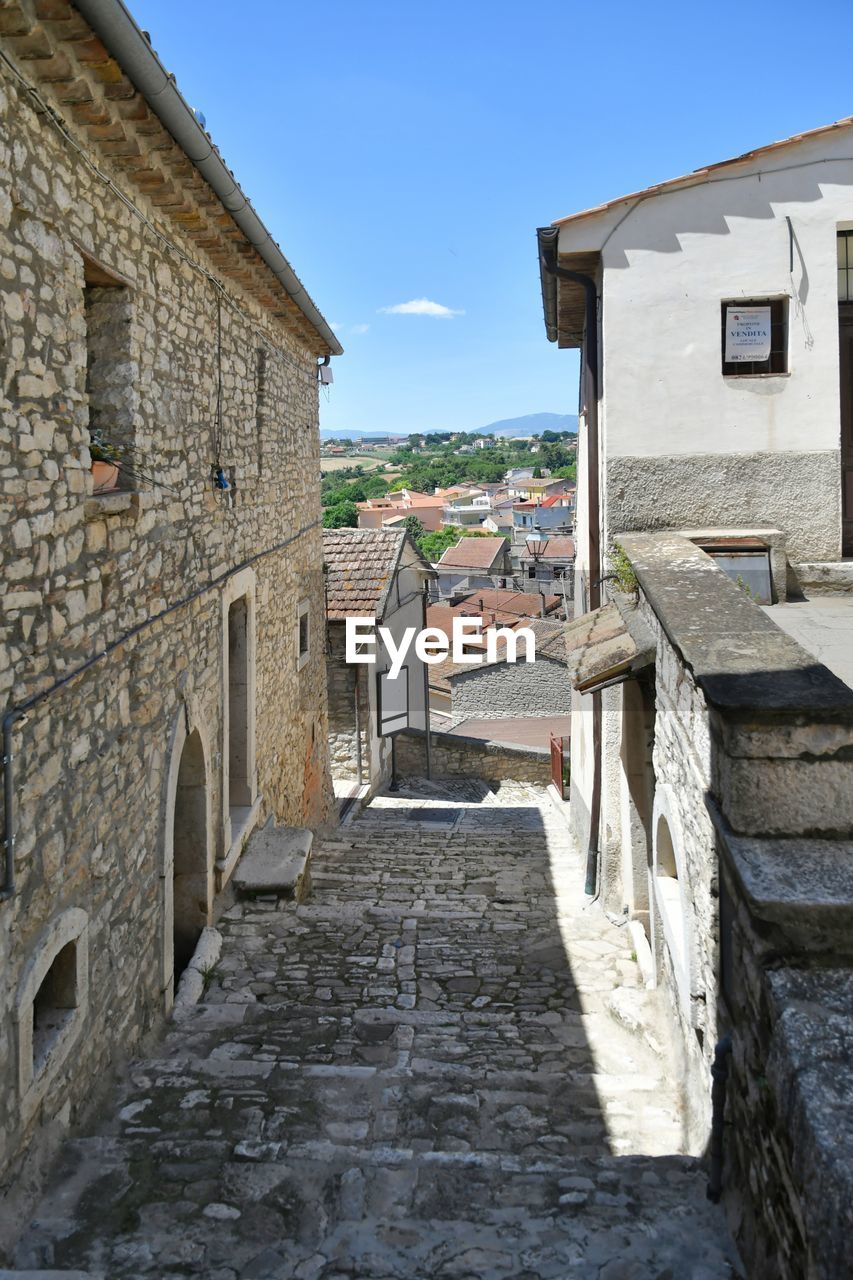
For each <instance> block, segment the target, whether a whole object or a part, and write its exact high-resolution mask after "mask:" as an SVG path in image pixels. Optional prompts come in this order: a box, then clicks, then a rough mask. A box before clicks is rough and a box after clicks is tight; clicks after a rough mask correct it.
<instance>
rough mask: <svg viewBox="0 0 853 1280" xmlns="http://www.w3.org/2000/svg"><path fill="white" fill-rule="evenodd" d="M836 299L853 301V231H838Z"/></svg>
mask: <svg viewBox="0 0 853 1280" xmlns="http://www.w3.org/2000/svg"><path fill="white" fill-rule="evenodd" d="M837 240H838V301H839V302H853V231H839V232H838V237H837Z"/></svg>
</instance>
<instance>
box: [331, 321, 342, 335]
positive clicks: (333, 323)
mask: <svg viewBox="0 0 853 1280" xmlns="http://www.w3.org/2000/svg"><path fill="white" fill-rule="evenodd" d="M329 328H330V329H332V330H333V331H334V332H335V333H337V332H338V330H339V329H340V328H342V325H341V322H340V320H330V321H329Z"/></svg>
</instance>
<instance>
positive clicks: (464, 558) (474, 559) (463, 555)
mask: <svg viewBox="0 0 853 1280" xmlns="http://www.w3.org/2000/svg"><path fill="white" fill-rule="evenodd" d="M508 551H509V543H508V542H507V540H506V538H465V537H463V538H460V540H459V542H457V544H456V546H455V547H448V548H447V550H446V551H445V552H444V554H443V555H442V557H441V559H440V560H439V561H438V563H437V564H436V565H435V570H436V573H437V575H438V580H437V586H438V589H439V591H440V593H441V594H442V595H450V594H452V592H453V591H454V590H456V589H458V588H465V589H473V588H475V587H491V586H494V581H493V579H494V578H496V577H506V576H507V575H508V574H509V573H510V565H509V557H508Z"/></svg>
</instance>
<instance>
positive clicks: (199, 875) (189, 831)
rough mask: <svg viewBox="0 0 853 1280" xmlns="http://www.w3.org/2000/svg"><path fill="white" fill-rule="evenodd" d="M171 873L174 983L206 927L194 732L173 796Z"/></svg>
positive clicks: (201, 765)
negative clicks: (172, 863) (172, 864)
mask: <svg viewBox="0 0 853 1280" xmlns="http://www.w3.org/2000/svg"><path fill="white" fill-rule="evenodd" d="M173 848H174V866H173V870H172V874H173V899H172V901H173V912H174V919H173V929H174V965H175V981H176V982H177V980H178V978H179V977H180V975H181V974H182V973H183V971H184V969H185V968H186V967H187V965H188V964H189V962H190V960H191V959H192V956H193V951H194V950H195V946H196V943H197V942H198V940H199V937H200V936H201V931H202V929H203V928H204V927H205V925H206V924H207V909H208V903H207V895H208V875H207V769H206V765H205V759H204V748H203V746H202V741H201V737H200V735H199V733H198V730H195V731H194V732H193V733H191V734H190V736H189V737H188V738H187V740H186V742H185V743H184V747H183V751H182V753H181V763H180V766H179V769H178V785H177V790H176V793H175V816H174V834H173Z"/></svg>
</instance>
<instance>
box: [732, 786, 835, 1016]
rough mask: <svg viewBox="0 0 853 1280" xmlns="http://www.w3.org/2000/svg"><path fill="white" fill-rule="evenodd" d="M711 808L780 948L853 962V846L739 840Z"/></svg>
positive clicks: (757, 913) (741, 880)
mask: <svg viewBox="0 0 853 1280" xmlns="http://www.w3.org/2000/svg"><path fill="white" fill-rule="evenodd" d="M708 808H709V810H710V813H711V817H712V819H713V821H714V824H715V826H716V828H717V832H718V834H719V836H720V841H721V844H722V846H723V853H724V857H725V858H726V861H727V863H728V865H729V867H730V868H731V871H732V873H733V875H734V877H735V879H736V880H737V883H738V886H739V888H740V890H741V891H742V893H743V895H744V898H745V900H746V903H747V906H748V908H749V912H750V914H751V915H752V916H753V917H754V918H755V919H756V920H759V921H763V922H764V923H765V924H769V925H772V926H774V927H775V929H776V930H777V931H778V937H777V938H776V939H775V941H776V943H777V944H778V946H780V947H782V948H784V950H785V951H787V952H789V953H790V954H791V955H792V956H793V955H795V954H797V955H808V954H815V955H817V954H824V955H825V954H826V953H830V954H832V955H834V956H838V957H841V956H844V955H845V954H846V955H849V956H851V959H853V841H842V840H810V839H801V838H796V837H794V838H788V837H776V838H772V837H755V836H753V837H750V836H739V835H735V833H734V832H733V831H732V830H731V828H730V827H729V826H728V824H727V823H726V822H725V820H724V819H723V818H722V816H721V815H720V813H719V810H717V809H716V806H715V805H713V804H712V803H709V805H708ZM851 1007H853V998H851Z"/></svg>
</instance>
